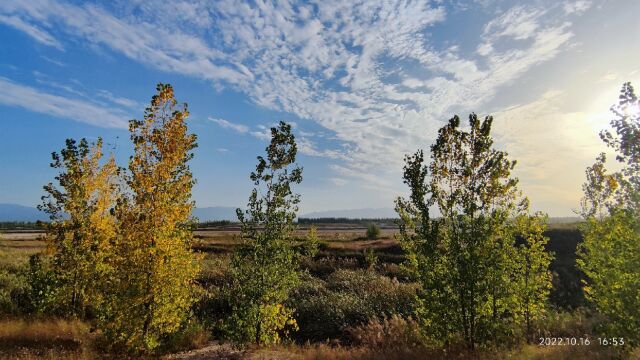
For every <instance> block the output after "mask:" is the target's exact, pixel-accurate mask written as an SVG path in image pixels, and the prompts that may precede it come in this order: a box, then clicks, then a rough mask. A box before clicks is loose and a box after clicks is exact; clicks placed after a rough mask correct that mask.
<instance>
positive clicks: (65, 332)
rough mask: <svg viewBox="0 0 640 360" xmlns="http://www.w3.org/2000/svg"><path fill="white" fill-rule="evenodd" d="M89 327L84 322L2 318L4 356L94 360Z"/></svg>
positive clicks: (1, 350) (0, 334) (0, 331)
mask: <svg viewBox="0 0 640 360" xmlns="http://www.w3.org/2000/svg"><path fill="white" fill-rule="evenodd" d="M91 340H92V336H91V334H89V327H88V326H87V325H86V324H84V323H82V322H80V321H73V320H72V321H69V320H58V319H39V320H24V319H6V320H2V321H0V358H2V359H35V358H38V359H69V360H71V359H94V358H96V357H97V354H96V353H95V352H94V351H93V350H92V349H91V342H92V341H91Z"/></svg>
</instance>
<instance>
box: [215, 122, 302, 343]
mask: <svg viewBox="0 0 640 360" xmlns="http://www.w3.org/2000/svg"><path fill="white" fill-rule="evenodd" d="M266 152H267V156H266V158H264V157H262V156H258V165H257V166H256V169H255V171H253V172H252V173H251V176H250V178H251V181H252V182H253V183H254V185H255V188H254V189H253V190H252V192H251V195H250V197H249V203H248V204H247V209H246V210H245V211H242V210H240V209H238V210H237V215H238V220H239V221H240V223H241V225H242V240H243V243H242V245H241V246H240V247H239V249H238V250H237V251H236V253H235V254H234V256H233V259H232V268H231V274H232V283H233V285H232V289H231V293H230V295H231V301H232V308H233V315H232V317H231V318H230V319H229V321H228V326H227V328H228V331H229V333H230V336H231V337H232V338H233V339H234V340H236V341H238V342H240V343H248V342H254V343H256V344H268V343H277V342H279V341H280V339H281V338H282V335H286V333H287V331H288V329H296V328H297V325H296V322H295V320H294V317H293V315H294V312H293V309H289V308H286V307H285V306H284V303H285V301H286V300H287V298H288V296H289V293H290V292H291V290H292V289H293V288H294V287H295V286H296V285H297V284H298V282H299V267H300V261H299V260H300V257H301V256H302V255H303V254H302V252H301V251H302V250H304V248H305V247H304V246H301V247H295V246H294V245H296V244H295V239H294V238H293V237H292V231H293V230H294V228H295V227H294V223H293V222H294V220H295V218H296V212H297V210H298V203H299V202H300V196H299V195H298V194H294V193H293V191H292V185H293V184H299V183H300V182H302V168H301V167H299V166H297V165H296V164H295V161H296V154H297V146H296V142H295V137H294V135H293V134H292V133H291V125H289V124H286V123H284V122H280V124H279V125H278V127H274V128H271V143H270V144H269V146H267V148H266ZM310 240H311V242H313V241H314V235H313V233H312V234H311V236H310Z"/></svg>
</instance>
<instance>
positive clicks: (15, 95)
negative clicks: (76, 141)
mask: <svg viewBox="0 0 640 360" xmlns="http://www.w3.org/2000/svg"><path fill="white" fill-rule="evenodd" d="M0 104H4V105H9V106H17V107H22V108H25V109H28V110H30V111H34V112H38V113H43V114H47V115H53V116H56V117H61V118H67V119H73V120H76V121H80V122H84V123H87V124H91V125H96V126H101V127H112V128H126V127H127V119H129V118H130V116H129V115H128V114H127V113H125V112H123V111H121V110H119V109H113V108H109V107H103V106H101V105H99V104H95V103H92V102H89V101H85V100H80V99H72V98H67V97H63V96H59V95H54V94H50V93H46V92H42V91H40V90H38V89H35V88H32V87H29V86H25V85H21V84H18V83H15V82H13V81H11V80H9V79H7V78H3V77H0Z"/></svg>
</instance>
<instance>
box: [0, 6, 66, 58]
mask: <svg viewBox="0 0 640 360" xmlns="http://www.w3.org/2000/svg"><path fill="white" fill-rule="evenodd" d="M0 24H5V25H8V26H11V27H13V28H15V29H16V30H20V31H22V32H24V33H25V34H27V35H29V36H30V37H31V38H32V39H34V40H35V41H37V42H39V43H41V44H44V45H47V46H53V47H54V48H56V49H58V50H64V48H63V47H62V44H60V42H58V40H56V39H55V38H54V37H53V36H51V34H49V33H47V32H46V31H44V30H42V29H39V28H38V27H36V26H34V25H32V24H29V23H27V22H25V21H23V20H22V19H21V18H19V17H17V16H5V15H2V14H0Z"/></svg>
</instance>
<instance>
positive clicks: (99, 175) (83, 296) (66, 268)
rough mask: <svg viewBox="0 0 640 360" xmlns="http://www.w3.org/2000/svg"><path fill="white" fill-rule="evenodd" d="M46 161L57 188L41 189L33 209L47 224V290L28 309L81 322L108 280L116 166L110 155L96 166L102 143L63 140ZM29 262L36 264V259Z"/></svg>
mask: <svg viewBox="0 0 640 360" xmlns="http://www.w3.org/2000/svg"><path fill="white" fill-rule="evenodd" d="M52 157H53V162H52V163H51V167H53V168H56V169H60V173H59V174H58V175H57V176H56V178H55V179H56V180H57V182H58V186H55V185H54V184H52V183H49V184H47V185H46V186H45V187H44V189H45V192H46V193H47V194H46V195H45V196H43V197H42V200H43V203H42V205H40V206H39V209H40V210H43V211H45V212H46V213H48V214H49V217H50V219H51V224H50V225H49V227H48V231H47V237H46V239H47V245H48V254H50V255H51V280H52V281H53V284H48V286H47V287H48V289H50V291H47V292H44V291H39V293H40V297H44V298H40V299H33V301H34V302H36V306H35V307H36V309H34V310H36V311H54V312H57V313H60V314H61V315H68V316H77V317H80V318H84V317H85V316H86V315H87V311H89V310H91V311H99V309H100V308H101V306H102V300H103V297H102V293H103V287H102V285H103V284H105V280H106V279H108V278H109V277H110V276H111V268H110V266H108V264H107V261H106V259H107V258H109V256H110V254H111V253H112V251H113V249H112V247H111V241H110V240H111V239H112V238H113V236H114V234H115V224H116V221H115V217H114V216H113V215H112V214H111V209H113V207H114V205H115V203H116V201H117V198H118V196H119V191H118V167H117V166H116V163H115V160H114V158H113V156H111V157H110V158H109V159H108V160H107V162H106V163H104V164H101V160H102V157H103V152H102V139H98V141H97V142H96V143H95V144H89V142H87V140H85V139H82V140H80V142H76V141H75V140H73V139H67V141H66V147H65V148H64V149H62V151H61V152H60V153H59V154H58V153H55V152H54V153H53V154H52ZM31 263H32V264H40V262H39V261H38V259H32V261H31ZM32 285H34V284H32Z"/></svg>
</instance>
